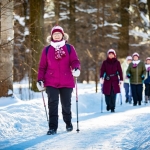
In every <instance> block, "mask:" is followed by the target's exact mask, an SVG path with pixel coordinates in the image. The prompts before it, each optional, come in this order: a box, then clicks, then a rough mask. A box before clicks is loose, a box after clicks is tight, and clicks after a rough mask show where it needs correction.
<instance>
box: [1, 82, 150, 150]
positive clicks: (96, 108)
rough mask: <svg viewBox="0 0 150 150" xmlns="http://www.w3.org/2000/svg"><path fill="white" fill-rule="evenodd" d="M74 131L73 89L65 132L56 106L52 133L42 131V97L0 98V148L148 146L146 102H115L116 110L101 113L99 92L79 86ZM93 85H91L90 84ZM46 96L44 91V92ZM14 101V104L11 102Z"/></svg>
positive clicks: (116, 149)
mask: <svg viewBox="0 0 150 150" xmlns="http://www.w3.org/2000/svg"><path fill="white" fill-rule="evenodd" d="M79 87H80V89H82V90H80V92H79V129H80V132H79V133H77V132H76V129H77V126H76V125H77V123H76V104H75V103H76V102H75V92H74V93H73V99H72V115H73V119H72V121H73V126H74V130H73V131H72V132H69V133H68V132H66V129H65V123H64V122H63V120H62V115H61V107H60V106H59V127H58V130H57V134H56V135H46V132H47V130H48V123H47V121H46V116H45V110H44V106H43V102H42V98H41V97H39V99H33V100H30V101H21V100H17V99H16V98H12V99H10V102H11V103H10V104H9V105H8V103H9V100H8V98H7V101H8V103H7V105H2V101H3V100H6V99H4V98H3V99H2V98H0V106H1V107H0V149H2V150H24V149H26V150H58V149H61V150H73V149H75V150H82V149H84V150H85V149H86V150H92V149H93V150H100V149H101V150H150V121H149V116H150V104H148V105H146V106H145V105H144V104H143V103H142V106H136V107H133V106H132V105H129V104H125V103H124V100H123V105H122V106H120V104H119V102H118V100H117V102H116V105H117V107H116V112H115V113H110V112H107V111H106V110H105V105H104V107H103V108H104V113H101V110H100V108H101V106H100V96H101V94H100V93H98V94H95V93H94V91H92V90H91V85H89V86H85V87H84V84H83V85H80V86H79ZM93 88H94V87H93ZM45 96H46V95H45ZM45 99H46V97H45ZM13 102H14V104H13Z"/></svg>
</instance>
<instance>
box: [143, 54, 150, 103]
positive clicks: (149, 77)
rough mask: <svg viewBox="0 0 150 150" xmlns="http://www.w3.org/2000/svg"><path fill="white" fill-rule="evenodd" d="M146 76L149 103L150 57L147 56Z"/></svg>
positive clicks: (146, 95)
mask: <svg viewBox="0 0 150 150" xmlns="http://www.w3.org/2000/svg"><path fill="white" fill-rule="evenodd" d="M145 67H146V77H145V80H144V84H145V103H148V99H149V97H150V57H147V58H146V65H145Z"/></svg>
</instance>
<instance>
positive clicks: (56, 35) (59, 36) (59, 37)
mask: <svg viewBox="0 0 150 150" xmlns="http://www.w3.org/2000/svg"><path fill="white" fill-rule="evenodd" d="M52 38H53V40H54V41H60V40H62V38H63V35H62V33H60V32H54V33H53V35H52Z"/></svg>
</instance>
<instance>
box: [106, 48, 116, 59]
mask: <svg viewBox="0 0 150 150" xmlns="http://www.w3.org/2000/svg"><path fill="white" fill-rule="evenodd" d="M110 53H113V54H114V56H115V57H116V52H115V50H114V49H109V50H108V52H107V55H109V54H110Z"/></svg>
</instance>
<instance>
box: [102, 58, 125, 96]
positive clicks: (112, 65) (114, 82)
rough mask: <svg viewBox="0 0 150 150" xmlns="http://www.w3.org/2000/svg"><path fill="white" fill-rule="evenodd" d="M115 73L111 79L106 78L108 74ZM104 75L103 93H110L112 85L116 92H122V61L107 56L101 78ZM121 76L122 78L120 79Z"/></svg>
mask: <svg viewBox="0 0 150 150" xmlns="http://www.w3.org/2000/svg"><path fill="white" fill-rule="evenodd" d="M108 75H114V76H111V77H110V80H106V76H108ZM103 77H104V84H103V93H104V94H105V95H110V93H111V86H112V88H113V91H114V93H115V94H117V93H120V86H119V80H120V81H123V75H122V69H121V65H120V62H119V61H118V60H117V59H116V58H113V59H109V58H107V59H106V60H105V61H104V62H103V64H102V66H101V69H100V78H103ZM119 78H120V79H119Z"/></svg>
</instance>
